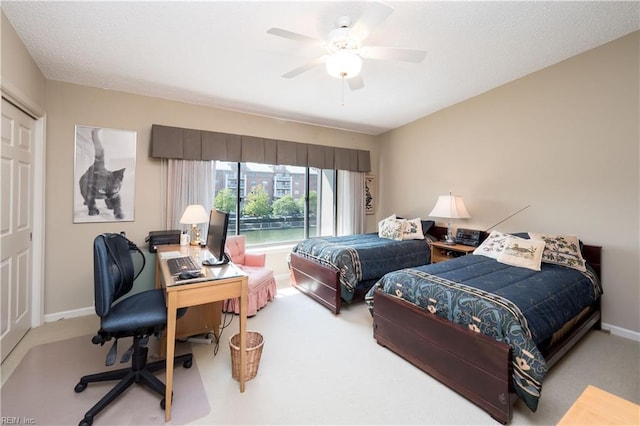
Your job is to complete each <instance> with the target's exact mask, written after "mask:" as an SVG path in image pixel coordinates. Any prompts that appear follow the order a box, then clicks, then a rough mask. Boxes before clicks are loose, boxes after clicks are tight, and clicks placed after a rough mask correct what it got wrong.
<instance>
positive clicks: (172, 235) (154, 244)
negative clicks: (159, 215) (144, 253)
mask: <svg viewBox="0 0 640 426" xmlns="http://www.w3.org/2000/svg"><path fill="white" fill-rule="evenodd" d="M180 233H181V232H180V231H179V230H177V229H171V230H169V231H150V232H149V235H147V238H145V240H144V241H145V242H147V243H148V244H149V252H151V253H155V252H156V251H157V249H158V246H160V245H164V244H180Z"/></svg>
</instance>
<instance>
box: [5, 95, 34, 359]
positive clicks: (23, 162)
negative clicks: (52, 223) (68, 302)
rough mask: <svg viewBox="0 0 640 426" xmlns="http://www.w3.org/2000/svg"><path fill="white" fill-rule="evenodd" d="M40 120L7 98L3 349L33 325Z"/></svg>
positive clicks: (7, 348)
mask: <svg viewBox="0 0 640 426" xmlns="http://www.w3.org/2000/svg"><path fill="white" fill-rule="evenodd" d="M35 126H36V121H35V120H34V119H33V118H31V117H29V116H28V115H27V114H25V113H24V112H23V111H21V110H20V109H18V108H16V107H15V106H13V105H12V104H11V103H9V102H7V101H6V100H5V99H2V122H1V125H0V128H1V133H2V141H1V143H0V157H2V159H1V163H0V180H1V181H0V186H1V190H2V195H1V200H0V202H2V205H1V207H0V287H1V289H0V290H1V291H0V352H1V354H2V360H3V361H4V359H5V358H6V356H7V355H8V354H9V352H11V350H12V349H13V348H14V347H15V346H16V345H17V344H18V342H19V341H20V339H22V337H23V336H24V335H25V334H26V332H27V331H28V330H29V328H30V327H31V297H32V295H31V288H32V283H31V280H32V277H31V266H32V263H33V258H32V252H33V251H32V246H31V231H32V226H33V215H32V209H33V187H34V185H33V176H34V170H33V164H34V148H35Z"/></svg>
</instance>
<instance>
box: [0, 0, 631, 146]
mask: <svg viewBox="0 0 640 426" xmlns="http://www.w3.org/2000/svg"><path fill="white" fill-rule="evenodd" d="M1 3H2V10H3V11H4V13H5V15H6V16H7V18H8V19H9V21H10V22H11V23H12V25H13V27H14V28H15V29H16V31H17V33H18V36H19V37H20V38H21V39H22V40H23V42H24V43H25V45H26V46H27V49H28V50H29V52H30V53H31V55H32V56H33V58H34V60H35V61H36V63H37V64H38V66H39V67H40V69H41V71H42V73H43V74H44V76H45V77H46V78H47V79H51V80H59V81H65V82H71V83H77V84H81V85H87V86H95V87H101V88H106V89H113V90H120V91H125V92H131V93H136V94H142V95H147V96H153V97H159V98H165V99H171V100H177V101H183V102H188V103H194V104H202V105H208V106H213V107H218V108H224V109H230V110H235V111H242V112H248V113H255V114H260V115H265V116H270V117H276V118H282V119H286V120H293V121H299V122H304V123H312V124H317V125H321V126H328V127H336V128H340V129H347V130H353V131H357V132H363V133H369V134H380V133H382V132H384V131H387V130H390V129H393V128H396V127H398V126H401V125H403V124H406V123H409V122H411V121H413V120H416V119H418V118H420V117H423V116H425V115H428V114H430V113H433V112H435V111H438V110H441V109H443V108H446V107H447V106H450V105H453V104H455V103H457V102H460V101H463V100H465V99H468V98H470V97H473V96H476V95H478V94H480V93H483V92H486V91H487V90H490V89H492V88H494V87H497V86H499V85H501V84H504V83H506V82H509V81H512V80H514V79H517V78H519V77H522V76H524V75H526V74H529V73H531V72H534V71H537V70H539V69H542V68H544V67H547V66H549V65H552V64H555V63H557V62H559V61H562V60H564V59H566V58H568V57H571V56H574V55H576V54H579V53H581V52H584V51H586V50H589V49H591V48H594V47H596V46H599V45H602V44H604V43H607V42H609V41H611V40H614V39H616V38H619V37H621V36H623V35H626V34H628V33H631V32H633V31H636V30H638V29H640V3H639V2H637V1H630V2H611V1H596V2H580V1H571V2H559V1H551V2H530V1H520V2H500V1H499V2H478V1H474V2H455V1H452V2H441V1H429V2H418V1H414V2H394V1H390V2H387V4H388V5H390V6H391V7H393V8H394V12H393V13H392V14H391V15H390V16H389V18H387V19H386V20H385V21H384V22H382V24H380V25H379V26H378V27H377V28H375V29H374V31H373V32H372V33H371V34H370V35H369V37H368V38H367V39H366V40H365V44H367V45H378V46H391V47H404V48H418V49H424V50H426V51H427V52H428V53H427V57H426V59H425V60H424V61H423V62H422V63H419V64H413V63H405V62H394V61H382V60H372V59H365V61H364V64H363V70H362V78H363V80H364V83H365V87H364V88H362V89H360V90H356V91H351V90H350V89H349V87H348V86H346V87H343V84H342V82H341V81H340V80H338V79H335V78H333V77H330V76H329V75H328V74H327V73H326V72H325V70H324V68H323V67H318V68H315V69H313V70H311V71H308V72H306V73H304V74H302V75H300V76H298V77H296V78H294V79H284V78H282V77H281V75H282V74H284V73H285V72H287V71H290V70H292V69H294V68H296V67H298V66H300V65H303V64H305V63H307V62H309V61H310V60H313V59H314V58H316V57H318V56H320V55H321V54H322V53H323V50H322V48H321V47H319V46H312V45H306V44H303V43H301V42H296V41H292V40H287V39H284V38H281V37H276V36H273V35H270V34H267V33H266V31H267V30H268V29H269V28H271V27H280V28H284V29H287V30H290V31H293V32H297V33H301V34H305V35H308V36H311V37H314V38H319V39H326V36H327V34H328V33H329V31H330V30H332V29H333V28H334V25H335V20H336V18H337V17H339V16H341V15H348V16H351V17H352V19H354V20H357V18H358V17H359V16H360V14H361V13H362V12H363V10H365V8H366V7H368V6H369V5H368V4H367V2H321V1H297V2H275V1H264V2H258V1H230V2H219V1H199V2H195V1H193V2H191V1H175V2H167V1H162V2H159V1H144V2H131V1H82V2H77V1H74V2H61V1H44V2H35V1H15V2H14V1H7V0H3V1H2V2H1ZM343 90H344V92H343ZM343 99H344V104H343Z"/></svg>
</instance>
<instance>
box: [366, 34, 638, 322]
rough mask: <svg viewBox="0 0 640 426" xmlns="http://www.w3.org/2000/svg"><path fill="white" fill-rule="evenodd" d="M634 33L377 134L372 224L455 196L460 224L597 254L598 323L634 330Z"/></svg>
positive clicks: (419, 213)
mask: <svg viewBox="0 0 640 426" xmlns="http://www.w3.org/2000/svg"><path fill="white" fill-rule="evenodd" d="M639 39H640V37H639V33H637V32H636V33H634V34H632V35H629V36H627V37H624V38H621V39H619V40H617V41H614V42H612V43H609V44H607V45H604V46H601V47H599V48H597V49H594V50H591V51H589V52H586V53H584V54H581V55H579V56H576V57H573V58H571V59H569V60H566V61H564V62H562V63H559V64H556V65H554V66H551V67H549V68H546V69H544V70H541V71H539V72H536V73H534V74H531V75H529V76H526V77H524V78H521V79H519V80H516V81H514V82H511V83H509V84H506V85H504V86H501V87H499V88H496V89H494V90H492V91H490V92H487V93H485V94H482V95H480V96H478V97H475V98H473V99H471V100H468V101H466V102H462V103H460V104H457V105H455V106H453V107H450V108H448V109H446V110H443V111H440V112H438V113H436V114H432V115H430V116H427V117H424V118H422V119H420V120H418V121H416V122H413V123H411V124H409V125H406V126H403V127H401V128H398V129H396V130H393V131H391V132H388V133H386V134H384V135H382V136H381V138H380V142H381V146H380V164H379V170H380V176H382V177H383V179H381V180H380V183H379V185H380V188H379V190H380V198H379V201H380V211H379V212H378V214H377V217H378V219H380V218H382V217H384V216H386V215H388V214H391V213H394V212H395V213H398V214H401V215H404V216H421V217H423V218H424V217H425V216H427V215H428V214H429V212H430V211H431V209H432V208H433V206H434V204H435V201H436V199H437V196H438V195H441V194H446V193H448V192H449V191H451V192H453V193H455V194H458V195H462V196H464V200H465V204H466V206H467V208H468V210H469V212H470V214H471V216H472V217H471V219H469V220H465V221H460V222H459V223H457V225H459V226H462V227H467V228H472V229H486V228H488V227H489V226H491V225H493V224H495V223H496V222H498V221H500V220H501V219H503V218H505V217H507V216H508V215H509V214H511V213H513V212H515V211H517V210H518V209H520V208H521V207H524V206H526V205H531V207H530V208H528V209H527V210H525V211H523V212H522V213H520V214H519V215H517V216H515V217H513V218H512V219H509V220H508V221H506V222H505V223H503V224H501V225H499V226H498V227H497V228H496V229H499V230H503V231H507V232H508V231H513V232H516V231H538V232H549V233H570V234H575V235H578V236H580V238H581V239H582V240H583V241H584V242H585V243H587V244H594V245H601V246H603V284H604V288H605V295H604V298H603V315H604V319H603V320H604V322H606V323H608V324H611V325H614V326H617V327H622V328H624V329H627V330H633V331H635V332H640V313H639V311H640V309H639V308H638V306H639V305H640V273H639V266H638V265H639V263H640V251H639V232H640V230H639V211H638V207H639V203H640V199H639V174H638V173H639V172H638V170H639V149H638V147H639V129H638V127H639V117H640V109H639V106H638V100H639V94H640V92H639V90H640V89H639V86H638V84H639V83H638V82H639V80H640V75H639V72H638V67H639V63H640V58H639V50H640V49H639V45H640V41H639Z"/></svg>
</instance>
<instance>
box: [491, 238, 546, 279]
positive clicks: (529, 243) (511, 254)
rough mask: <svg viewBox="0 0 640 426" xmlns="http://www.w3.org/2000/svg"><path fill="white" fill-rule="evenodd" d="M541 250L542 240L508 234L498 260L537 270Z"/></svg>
mask: <svg viewBox="0 0 640 426" xmlns="http://www.w3.org/2000/svg"><path fill="white" fill-rule="evenodd" d="M543 251H544V241H542V240H527V239H524V238H518V237H514V236H513V235H509V236H508V237H507V238H506V240H505V243H504V249H503V250H502V252H501V253H500V255H499V256H498V262H500V263H505V264H507V265H511V266H519V267H521V268H527V269H532V270H534V271H539V270H540V263H542V252H543Z"/></svg>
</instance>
